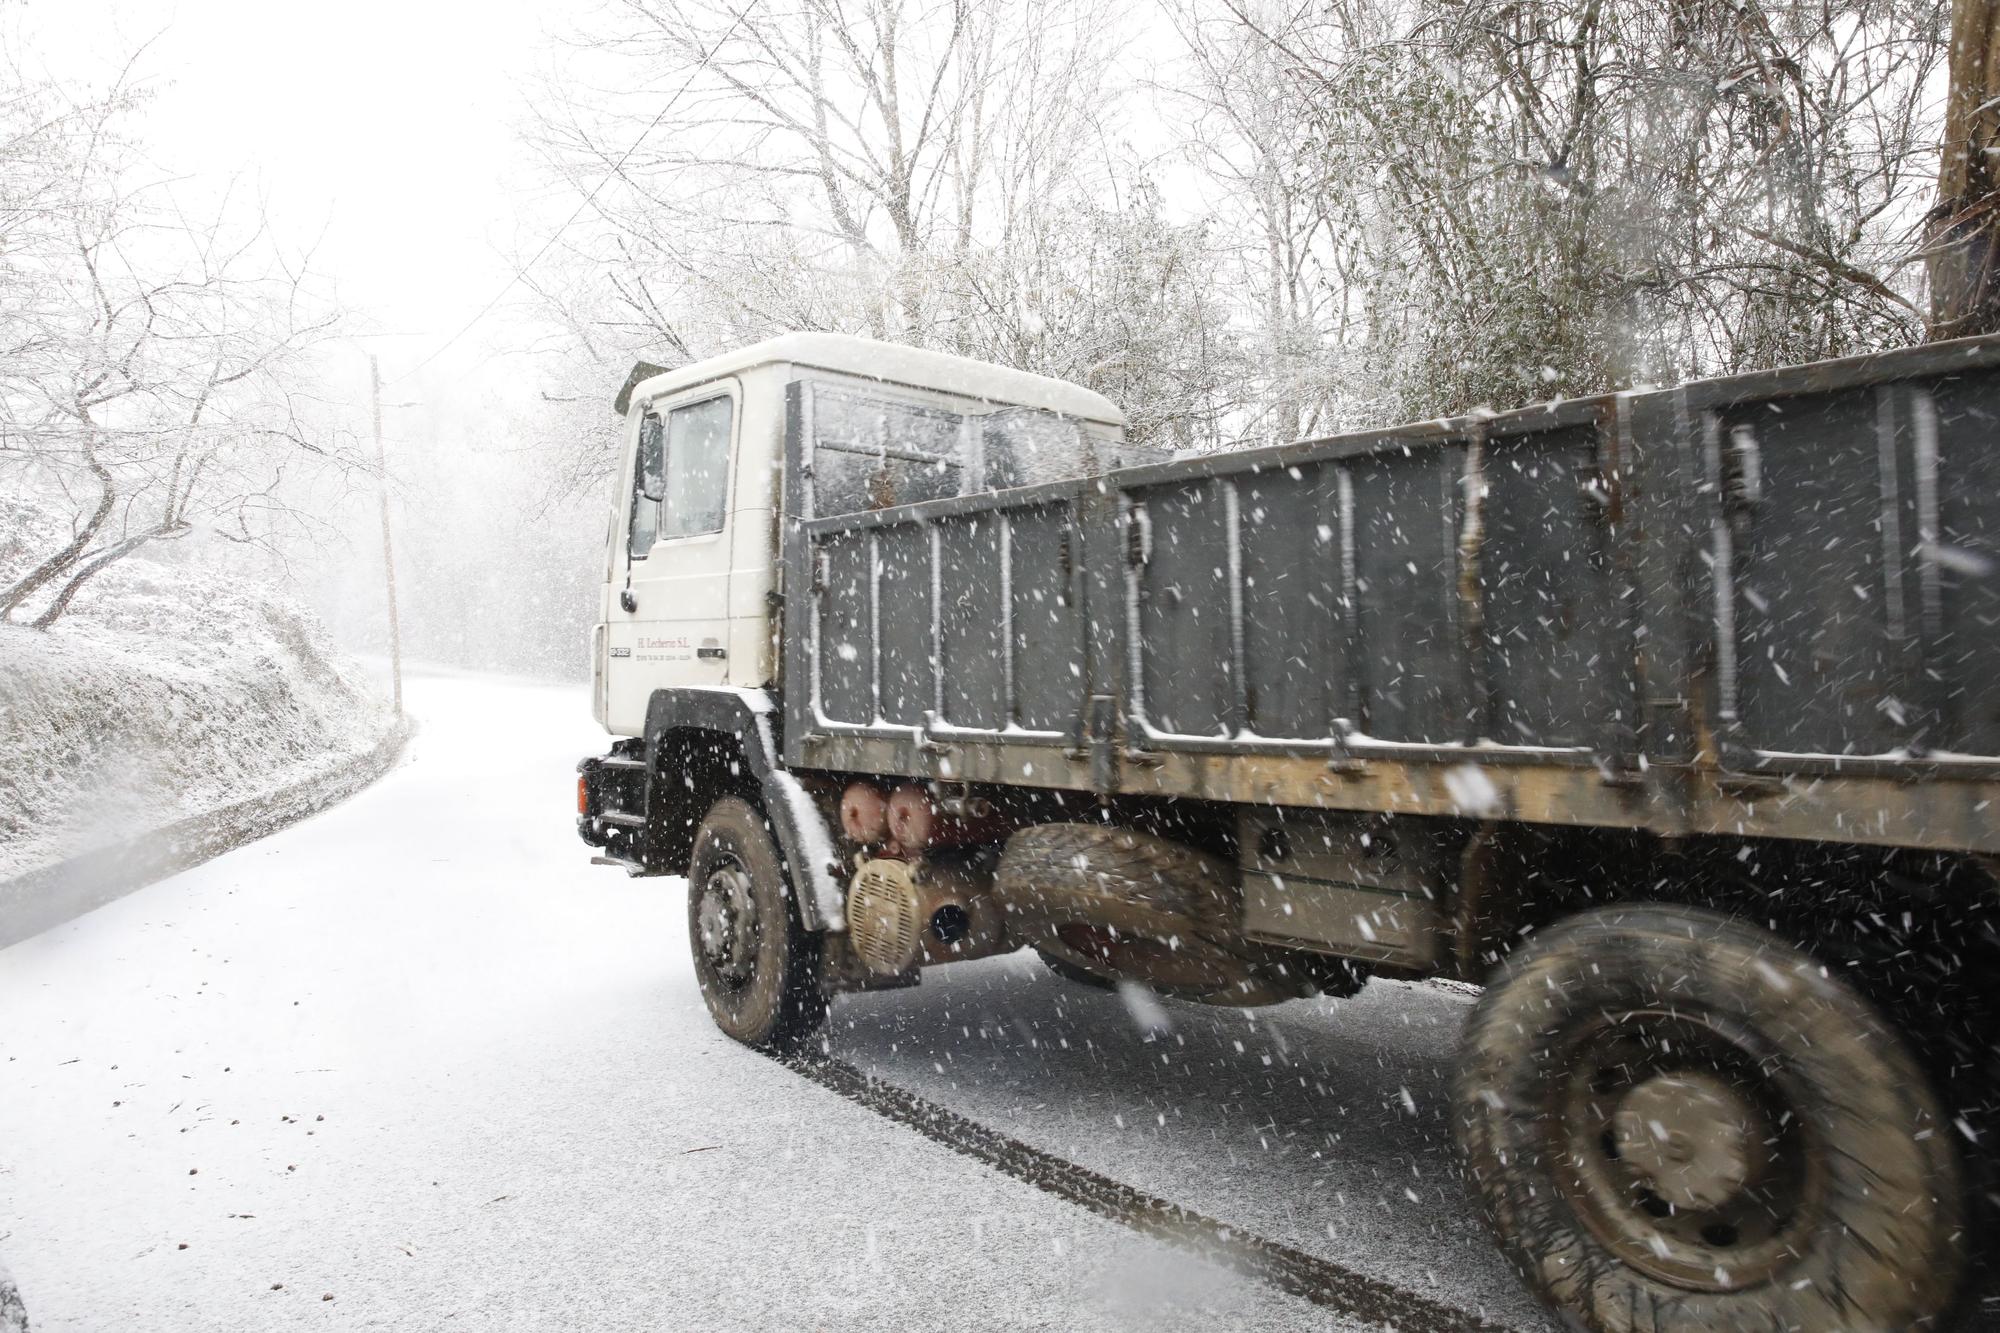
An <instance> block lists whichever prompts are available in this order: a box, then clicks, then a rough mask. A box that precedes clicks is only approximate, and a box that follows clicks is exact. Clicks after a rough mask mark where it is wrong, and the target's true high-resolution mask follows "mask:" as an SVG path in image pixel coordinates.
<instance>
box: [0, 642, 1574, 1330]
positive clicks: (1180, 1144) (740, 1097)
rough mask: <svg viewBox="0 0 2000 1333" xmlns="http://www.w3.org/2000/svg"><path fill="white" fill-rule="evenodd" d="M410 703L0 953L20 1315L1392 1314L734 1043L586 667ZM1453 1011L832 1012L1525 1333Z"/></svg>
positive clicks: (986, 1091)
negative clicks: (262, 814) (125, 882)
mask: <svg viewBox="0 0 2000 1333" xmlns="http://www.w3.org/2000/svg"><path fill="white" fill-rule="evenodd" d="M410 693H411V701H412V709H413V711H414V712H415V713H416V714H417V716H418V717H419V719H420V722H421V725H422V727H423V730H422V732H421V733H420V734H419V736H418V737H417V739H416V741H415V742H414V744H413V746H412V748H411V752H410V755H409V757H408V759H407V760H406V761H405V763H404V765H403V766H402V767H401V768H400V769H398V770H397V771H396V772H394V773H393V774H391V775H390V776H389V777H388V778H386V779H384V780H383V781H382V782H381V783H379V784H377V785H376V786H375V787H373V788H371V789H370V790H368V791H366V792H364V793H363V794H361V795H360V796H358V797H356V798H354V799H353V800H351V801H349V802H348V803H346V804H345V805H343V806H340V807H339V808H337V809H335V810H332V811H330V812H328V813H326V814H324V815H321V816H319V817H318V818H315V819H313V820H310V821H308V822H306V823H304V824H301V825H298V826H296V827H294V828H292V829H290V830H288V831H286V832H284V833H282V834H279V835H277V836H275V837H272V838H269V839H267V840H265V841H263V842H260V843H257V844H254V845H252V846H249V847H246V848H243V849H241V850H239V851H236V852H234V853H232V854H230V855H227V856H224V857H222V858H220V859H219V860H216V861H213V862H210V863H209V864H207V865H205V866H202V867H199V868H197V869H195V870H193V871H190V872H187V873H185V874H182V875H180V876H177V877H175V878H173V879H171V880H167V881H164V882H162V883H159V884H156V885H154V886H152V887H151V888H148V889H145V890H142V891H140V892H138V893H135V894H133V895H132V896H130V897H128V898H126V899H124V900H122V901H120V902H117V903H114V904H112V905H110V906H108V907H105V908H102V909H100V910H99V911H97V912H95V913H92V914H91V915H89V916H87V917H84V918H82V919H80V920H78V921H76V922H73V923H71V924H70V925H67V926H64V927H60V928H58V929H56V930H54V931H52V932H50V933H48V934H45V935H42V936H39V937H37V938H34V939H31V940H27V941H24V942H23V943H21V944H18V945H15V946H13V947H12V948H9V949H7V950H4V951H0V1258H4V1260H5V1261H6V1263H7V1264H8V1265H9V1266H10V1267H11V1268H12V1269H13V1270H14V1273H15V1276H16V1277H17V1278H18V1279H19V1281H20V1284H21V1288H22V1292H23V1295H24V1296H25V1298H26V1300H27V1302H28V1308H29V1312H30V1314H31V1316H32V1317H33V1318H34V1321H35V1327H36V1328H38V1329H42V1330H76V1329H107V1330H108V1329H117V1330H121V1333H122V1331H125V1330H131V1331H133V1333H137V1331H138V1330H148V1329H218V1330H251V1329H255V1330H265V1329H292V1328H313V1329H361V1328H393V1329H398V1330H424V1329H507V1330H526V1329H545V1328H547V1329H556V1328H576V1329H592V1330H605V1329H640V1328H644V1329H689V1330H696V1329H699V1330H710V1329H738V1328H741V1329H807V1328H814V1329H931V1328H970V1329H1011V1328H1050V1329H1064V1330H1069V1329H1088V1328H1105V1329H1119V1328H1146V1329H1205V1328H1257V1329H1340V1330H1344V1329H1365V1328H1373V1327H1379V1326H1380V1325H1378V1324H1373V1323H1370V1322H1369V1321H1368V1320H1367V1319H1365V1318H1360V1317H1356V1316H1354V1315H1351V1314H1346V1313H1342V1312H1340V1311H1339V1310H1338V1309H1337V1308H1335V1307H1334V1306H1331V1305H1328V1304H1323V1303H1322V1304H1316V1303H1314V1302H1312V1301H1310V1300H1307V1299H1302V1298H1301V1297H1300V1296H1298V1295H1294V1294H1289V1293H1288V1292H1287V1291H1285V1290H1281V1289H1279V1287H1278V1286H1275V1285H1272V1284H1270V1283H1267V1282H1264V1281H1260V1280H1257V1279H1255V1278H1252V1277H1246V1276H1243V1275H1241V1274H1239V1273H1236V1272H1232V1271H1229V1270H1227V1269H1225V1268H1222V1267H1219V1266H1217V1265H1215V1264H1212V1263H1209V1262H1205V1261H1202V1260H1198V1259H1193V1258H1190V1257H1188V1256H1187V1255H1186V1254H1184V1253H1183V1252H1181V1251H1179V1250H1176V1249H1174V1248H1172V1247H1170V1246H1169V1245H1167V1244H1165V1243H1163V1242H1161V1241H1159V1240H1157V1239H1154V1238H1151V1237H1149V1236H1146V1235H1143V1234H1140V1233H1139V1232H1138V1231H1136V1230H1134V1229H1131V1228H1128V1227H1126V1226H1121V1225H1120V1224H1118V1223H1117V1222H1115V1221H1111V1220H1107V1219H1106V1218H1104V1217H1101V1216H1098V1215H1096V1214H1093V1213H1092V1212H1089V1211H1086V1210H1085V1209H1083V1208H1080V1207H1078V1206H1076V1205H1075V1204H1073V1203H1070V1202H1066V1201H1065V1200H1064V1199H1062V1198H1059V1197H1056V1196H1055V1195H1052V1194H1051V1193H1048V1192H1045V1191H1044V1190H1041V1189H1037V1188H1035V1187H1034V1186H1033V1185H1031V1184H1027V1183H1023V1181H1022V1180H1020V1179H1018V1178H1016V1177H1015V1176H1010V1175H1009V1174H1007V1173H1006V1172H1005V1171H1002V1170H996V1169H994V1168H993V1167H991V1166H989V1165H985V1164H983V1163H982V1162H980V1161H977V1160H973V1159H972V1158H969V1157H967V1156H963V1155H961V1154H959V1153H957V1152H953V1151H951V1150H950V1149H949V1148H947V1147H944V1146H941V1145H940V1144H939V1143H937V1142H935V1141H934V1140H933V1139H932V1138H930V1137H926V1136H925V1135H924V1134H920V1133H918V1132H916V1131H914V1130H913V1129H911V1128H909V1127H908V1126H907V1125H905V1124H901V1123H897V1122H896V1121H894V1120H893V1119H890V1118H886V1117H885V1116H884V1115H881V1114H877V1112H876V1111H874V1110H871V1109H869V1108H868V1107H867V1106H864V1105H862V1104H858V1103H857V1102H856V1101H855V1100H852V1099H850V1098H847V1097H843V1096H841V1095H838V1094H837V1092H836V1091H833V1090H829V1088H827V1087H826V1086H823V1085H822V1083H820V1082H815V1081H813V1080H811V1079H808V1078H805V1077H802V1076H801V1075H799V1074H797V1073H795V1072H793V1071H791V1070H788V1069H786V1068H784V1067H782V1066H780V1065H778V1064H776V1063H773V1062H772V1061H769V1060H766V1059H764V1058H762V1057H759V1056H757V1055H755V1054H753V1053H751V1052H749V1051H747V1050H744V1049H743V1048H741V1047H738V1046H735V1045H733V1044H731V1043H730V1042H728V1041H727V1040H725V1039H724V1038H722V1037H721V1036H720V1035H719V1034H717V1033H716V1032H715V1031H714V1029H713V1028H712V1027H711V1025H710V1024H709V1021H708V1018H707V1016H706V1013H705V1012H704V1010H703V1009H702V1005H701V1000H700V997H699V995H698V994H697V993H696V991H695V988H694V983H693V978H692V975H691V972H690V969H689V965H688V962H687V951H686V943H685V939H684V909H683V906H682V900H681V897H680V893H679V890H680V883H679V881H668V880H630V879H627V878H625V877H624V876H622V875H620V874H618V873H616V872H615V871H611V870H607V869H604V868H601V867H592V866H590V865H589V864H587V849H586V848H585V847H584V846H583V845H582V844H581V843H579V842H578V841H577V840H576V838H575V835H574V833H573V832H572V831H571V828H570V814H569V811H570V808H571V801H572V788H571V777H570V772H571V766H572V764H573V763H574V761H575V760H576V758H577V757H578V756H580V755H582V754H584V753H587V752H590V751H592V750H594V749H596V748H598V747H599V741H600V737H599V736H598V735H597V734H596V733H595V732H594V729H593V728H592V727H591V725H590V723H589V720H588V717H587V708H586V704H585V699H584V695H583V692H582V690H581V689H577V688H557V687H549V686H539V685H527V684H520V683H514V682H502V681H494V680H488V679H480V678H465V677H430V678H425V679H420V680H418V681H416V682H414V684H413V687H412V689H411V692H410ZM1466 1003H1467V1000H1466V999H1465V997H1463V996H1460V995H1456V994H1452V993H1449V992H1447V991H1445V990H1442V989H1436V988H1431V987H1412V986H1402V985H1387V984H1384V985H1378V986H1375V987H1371V988H1370V989H1369V990H1368V991H1367V992H1364V994H1363V995H1362V996H1360V997H1358V998H1356V999H1354V1000H1349V1001H1342V1002H1335V1001H1319V1002H1314V1003H1296V1004H1292V1005H1289V1006H1285V1007H1282V1008H1279V1009H1275V1010H1267V1011H1263V1012H1261V1013H1234V1012H1225V1011H1210V1010H1204V1009H1198V1008H1191V1007H1187V1006H1173V1007H1171V1008H1170V1011H1169V1012H1170V1016H1171V1020H1172V1023H1173V1031H1172V1032H1171V1033H1170V1034H1168V1035H1165V1036H1163V1037H1155V1036H1149V1035H1148V1034H1147V1033H1145V1032H1143V1031H1141V1030H1140V1028H1139V1026H1138V1025H1137V1024H1135V1022H1134V1021H1133V1019H1132V1017H1131V1016H1130V1015H1129V1014H1128V1013H1127V1012H1126V1010H1125V1007H1124V1006H1123V1005H1122V1004H1121V1003H1120V1001H1119V1000H1118V999H1117V998H1116V997H1113V996H1105V995H1100V994H1096V993H1093V992H1088V991H1082V990H1079V989H1076V988H1074V987H1071V986H1068V985H1066V984H1065V983H1063V982H1061V981H1059V980H1057V979H1056V978H1054V977H1053V976H1050V975H1048V974H1047V973H1045V972H1043V971H1042V970H1041V968H1040V965H1039V964H1038V963H1035V962H1034V961H1033V960H1032V958H1030V957H1015V958H1010V959H1001V960H994V961H992V962H988V963H982V964H969V965H966V966H964V967H961V968H959V969H946V970H944V971H942V972H938V973H933V974H931V976H930V978H929V979H928V980H927V981H926V982H925V984H924V985H923V986H922V987H921V988H919V989H917V990H913V991H901V992H890V993H885V994H877V995H869V996H856V997H848V998H846V999H844V1000H842V1001H841V1002H840V1003H839V1005H838V1006H837V1007H836V1009H835V1013H834V1019H833V1025H832V1028H831V1031H832V1035H833V1053H834V1055H835V1056H837V1057H839V1058H841V1059H844V1060H846V1061H849V1062H851V1063H852V1064H853V1065H855V1066H858V1067H859V1068H861V1069H863V1070H866V1071H868V1072H869V1073H872V1074H874V1075H877V1076H879V1077H880V1078H881V1079H883V1080H885V1081H887V1082H888V1083H890V1084H892V1085H894V1086H895V1087H898V1088H901V1089H906V1090H909V1091H911V1092H914V1093H916V1094H918V1095H919V1096H921V1097H923V1098H926V1099H928V1100H929V1101H931V1102H934V1103H936V1104H939V1105H942V1106H944V1107H947V1108H949V1109H950V1110H952V1111H954V1112H957V1113H958V1114H959V1115H961V1116H963V1117H966V1118H968V1119H969V1120H971V1121H974V1122H977V1124H978V1125H979V1126H982V1127H985V1128H987V1129H990V1130H993V1131H998V1133H999V1134H1000V1135H1005V1136H1009V1137H1010V1138H1011V1139H1013V1140H1016V1141H1018V1142H1019V1143H1020V1144H1023V1145H1026V1147H1027V1148H1028V1149H1031V1150H1032V1149H1039V1150H1041V1151H1042V1152H1045V1153H1048V1154H1053V1155H1054V1156H1056V1157H1060V1158H1062V1159H1065V1161H1067V1162H1070V1163H1075V1164H1077V1165H1078V1166H1081V1167H1084V1168H1087V1169H1088V1170H1089V1171H1094V1172H1099V1173H1102V1174H1103V1175H1105V1176H1108V1177H1111V1178H1112V1179H1113V1180H1115V1181H1118V1182H1121V1183H1122V1184H1124V1185H1127V1186H1130V1187H1132V1188H1133V1189H1135V1190H1138V1191H1143V1192H1144V1193H1145V1194H1149V1195H1153V1196H1157V1197H1158V1198H1160V1199H1163V1200H1167V1201H1170V1202H1172V1203H1174V1204H1178V1205H1181V1206H1183V1207H1185V1208H1188V1209H1193V1210H1196V1211H1198V1212H1200V1213H1203V1214H1206V1215H1208V1216H1209V1217H1212V1218H1217V1219H1220V1220H1222V1221H1223V1222H1226V1223H1228V1224H1229V1225H1230V1226H1232V1227H1241V1228H1243V1229H1245V1230H1246V1231H1248V1232H1250V1233H1254V1234H1255V1235H1256V1236H1260V1237H1262V1238H1264V1239H1266V1240H1269V1241H1273V1242H1277V1243H1279V1244H1282V1245H1286V1246H1290V1247H1294V1248H1296V1249H1297V1250H1301V1251H1304V1252H1306V1253H1307V1254H1308V1255H1313V1256H1319V1257H1320V1258H1322V1259H1325V1260H1329V1261H1332V1262H1333V1263H1335V1264H1338V1265H1340V1266H1341V1267H1342V1268H1344V1269H1346V1270H1351V1271H1352V1272H1354V1273H1355V1274H1358V1275H1360V1277H1361V1278H1363V1279H1374V1280H1377V1281H1378V1282H1380V1283H1387V1284H1393V1285H1394V1286H1395V1287H1398V1288H1401V1289H1404V1290H1406V1291H1408V1292H1411V1293H1413V1294H1415V1295H1417V1296H1419V1297H1421V1298H1423V1299H1425V1300H1427V1301H1431V1302H1436V1303H1440V1304H1444V1305H1448V1306H1451V1307H1454V1308H1456V1309H1459V1310H1463V1311H1466V1312H1478V1313H1481V1314H1483V1315H1485V1316H1486V1317H1487V1318H1488V1319H1490V1320H1492V1321H1494V1322H1495V1323H1497V1324H1500V1325H1504V1326H1508V1327H1513V1328H1521V1329H1530V1328H1532V1329H1541V1328H1544V1327H1546V1326H1547V1325H1546V1323H1545V1322H1544V1321H1542V1320H1541V1318H1540V1317H1539V1316H1538V1315H1537V1314H1536V1313H1535V1311H1534V1310H1533V1308H1532V1306H1531V1305H1530V1304H1529V1303H1528V1302H1527V1300H1526V1299H1525V1298H1524V1297H1523V1296H1522V1295H1521V1294H1520V1292H1519V1291H1518V1289H1517V1288H1516V1286H1515V1284H1514V1283H1513V1281H1512V1279H1511V1278H1510V1277H1509V1276H1508V1275H1507V1273H1506V1272H1505V1270H1504V1268H1503V1265H1502V1263H1501V1261H1500V1259H1499V1258H1498V1256H1497V1255H1496V1254H1495V1253H1494V1251H1493V1250H1492V1248H1491V1246H1490V1244H1489V1243H1488V1242H1487V1240H1486V1239H1485V1237H1484V1236H1483V1235H1482V1234H1481V1232H1480V1230H1479V1228H1478V1226H1477V1224H1476V1220H1475V1219H1474V1217H1473V1216H1472V1214H1471V1212H1470V1210H1469V1209H1468V1208H1467V1206H1466V1204H1465V1201H1464V1197H1463V1194H1462V1189H1461V1186H1460V1184H1459V1182H1458V1180H1457V1178H1456V1176H1455V1174H1454V1173H1453V1170H1452V1167H1451V1155H1450V1151H1449V1144H1448V1140H1449V1136H1448V1134H1447V1132H1446V1121H1445V1116H1444V1101H1443V1095H1444V1089H1445V1080H1446V1078H1447V1074H1448V1069H1449V1058H1450V1052H1451V1048H1452V1045H1453V1042H1454V1040H1455V1039H1456V1035H1457V1029H1458V1025H1459V1023H1460V1021H1461V1017H1462V1015H1463V1012H1464V1008H1465V1005H1466ZM1019 1174H1031V1173H1028V1172H1021V1173H1019Z"/></svg>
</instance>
